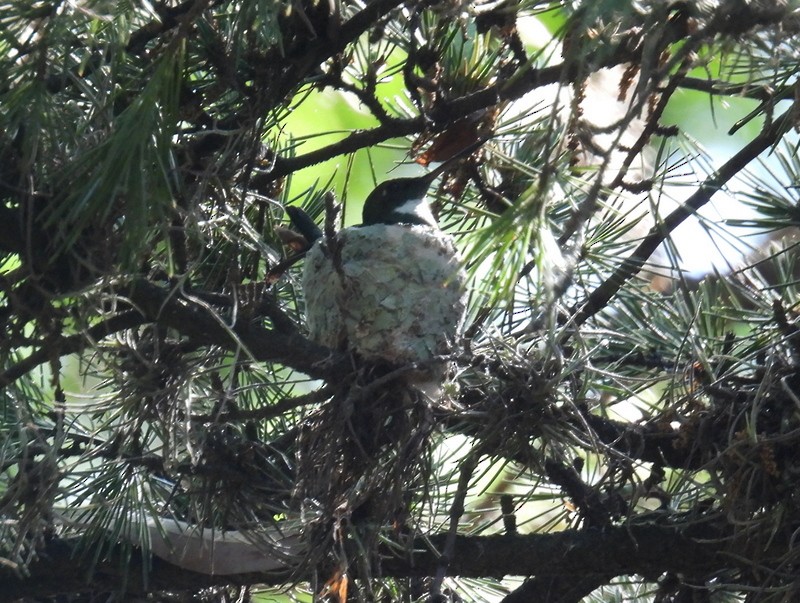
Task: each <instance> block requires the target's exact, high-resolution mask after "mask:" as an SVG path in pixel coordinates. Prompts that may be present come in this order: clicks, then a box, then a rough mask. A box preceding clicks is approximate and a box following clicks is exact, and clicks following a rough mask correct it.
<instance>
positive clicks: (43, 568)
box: [0, 515, 786, 602]
mask: <svg viewBox="0 0 800 603" xmlns="http://www.w3.org/2000/svg"><path fill="white" fill-rule="evenodd" d="M448 538H449V536H448V535H447V534H437V535H434V536H431V537H428V538H418V539H417V540H415V541H414V542H413V543H412V546H411V549H410V550H414V551H415V552H414V553H413V555H410V556H408V557H405V558H400V557H397V556H396V552H395V553H392V552H391V551H384V553H386V557H385V559H384V562H383V564H382V573H383V575H384V576H386V577H394V578H408V577H425V576H432V575H435V573H436V571H437V568H438V567H439V564H440V559H439V555H438V553H436V552H435V551H437V550H442V548H443V547H444V545H445V542H446V540H447V539H448ZM77 545H78V542H77V539H52V540H50V541H49V542H48V543H47V544H46V546H45V547H44V549H43V550H42V552H41V554H40V558H39V560H38V561H36V562H34V563H32V564H31V566H30V567H29V574H28V575H27V576H24V577H23V576H20V575H17V574H15V573H14V572H13V571H10V570H9V569H6V568H3V569H1V570H0V592H2V593H4V595H5V596H6V597H7V599H6V600H12V601H13V600H16V599H18V598H23V597H45V596H54V595H58V594H73V593H80V592H90V591H91V592H93V593H99V592H109V593H111V592H119V589H120V584H123V583H124V584H125V585H126V588H127V590H126V594H127V595H128V596H134V595H143V594H146V593H152V592H157V591H161V590H169V591H172V592H175V591H189V592H197V591H198V590H200V589H202V588H207V587H211V586H223V585H257V584H261V585H280V584H286V582H287V580H288V574H287V572H271V573H249V574H233V575H225V576H214V575H206V574H200V573H197V572H192V571H187V570H184V569H181V568H179V567H177V566H174V565H171V564H170V563H167V562H165V561H163V560H159V559H153V563H152V567H151V569H150V570H149V572H143V571H142V569H143V568H142V558H141V555H139V554H137V553H136V552H135V551H134V553H133V554H132V555H130V557H127V556H126V555H125V550H126V549H125V545H122V544H118V545H116V546H114V547H113V548H112V549H111V554H110V555H109V556H108V557H106V558H104V559H101V560H99V561H98V562H97V564H96V566H95V567H94V568H92V565H91V562H90V561H89V560H87V559H86V558H83V557H80V556H77V555H76V554H75V553H76V550H77V549H76V547H77ZM785 547H786V543H783V542H774V543H773V544H771V545H770V546H768V547H764V549H763V550H762V548H761V543H759V542H758V539H757V538H749V539H748V538H747V537H744V536H743V537H741V538H737V537H735V536H734V534H733V533H732V532H731V531H730V529H729V528H725V527H720V526H719V525H717V524H716V523H713V522H711V521H706V522H693V523H683V524H667V523H660V520H659V519H658V516H655V515H654V516H653V521H652V522H651V523H644V522H642V523H637V524H634V525H626V526H616V527H606V528H603V529H585V530H564V531H563V532H558V533H554V534H530V535H523V536H520V535H502V536H483V537H481V536H457V537H456V541H455V547H454V552H453V555H452V557H451V559H450V564H449V574H450V575H453V576H461V577H474V578H480V577H495V576H536V579H537V580H541V581H544V580H545V579H546V578H548V577H549V578H554V577H559V576H569V575H573V576H584V577H586V578H587V579H590V580H591V579H593V578H594V577H602V578H603V579H604V580H607V579H610V578H611V577H616V576H624V575H631V574H640V575H644V576H651V577H655V576H659V575H661V574H662V573H664V572H676V573H692V574H697V573H710V572H714V571H720V570H725V569H731V568H738V569H747V568H749V567H750V566H751V562H749V561H748V560H747V559H748V556H749V555H754V554H756V551H758V559H759V564H760V567H762V568H768V567H770V565H771V564H772V563H774V562H776V561H777V560H779V559H780V558H781V557H782V556H784V555H785V552H786V548H785ZM287 569H288V568H287ZM143 575H148V582H147V583H145V582H144V580H143V578H142V576H143ZM309 578H310V576H306V575H293V578H292V579H293V580H298V581H301V580H307V579H309ZM535 584H536V582H531V583H530V584H529V585H528V586H527V587H525V586H523V587H522V590H521V591H518V594H512V595H510V596H509V597H508V598H507V599H506V601H509V602H515V601H523V600H531V599H523V598H521V597H522V594H524V593H526V592H529V591H528V589H531V590H532V589H534V585H535ZM536 592H542V591H541V587H537V589H536ZM559 600H561V599H559Z"/></svg>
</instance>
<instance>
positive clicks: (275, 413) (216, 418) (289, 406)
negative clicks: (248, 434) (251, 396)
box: [191, 386, 336, 423]
mask: <svg viewBox="0 0 800 603" xmlns="http://www.w3.org/2000/svg"><path fill="white" fill-rule="evenodd" d="M335 391H336V389H335V388H333V387H330V386H326V387H322V388H320V389H318V390H315V391H313V392H309V393H307V394H304V395H302V396H296V397H294V398H283V399H282V400H280V401H278V402H276V403H275V404H271V405H270V406H264V407H262V408H255V409H253V410H238V409H231V410H230V411H228V412H224V413H221V414H214V415H192V417H191V420H192V421H194V422H196V423H209V422H216V423H224V422H227V421H263V420H267V419H274V418H275V417H279V416H281V415H282V414H284V413H286V412H288V411H290V410H294V409H295V408H300V407H301V406H308V405H310V404H317V403H319V402H322V401H324V400H327V399H328V398H330V397H331V395H333V393H334V392H335Z"/></svg>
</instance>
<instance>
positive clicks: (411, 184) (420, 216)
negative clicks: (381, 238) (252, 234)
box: [286, 140, 486, 248]
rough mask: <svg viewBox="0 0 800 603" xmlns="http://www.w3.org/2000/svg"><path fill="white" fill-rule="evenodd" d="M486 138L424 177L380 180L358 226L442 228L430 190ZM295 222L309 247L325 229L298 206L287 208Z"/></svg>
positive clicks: (367, 201)
mask: <svg viewBox="0 0 800 603" xmlns="http://www.w3.org/2000/svg"><path fill="white" fill-rule="evenodd" d="M484 142H486V141H485V140H479V141H478V142H475V143H473V144H471V145H469V146H468V147H466V148H464V149H463V150H461V151H460V152H458V153H456V154H455V155H453V156H452V157H450V158H449V159H447V160H446V161H444V162H442V164H441V165H439V166H438V167H436V168H435V169H433V170H431V171H430V172H428V173H427V174H423V175H422V176H416V177H410V178H395V179H393V180H387V181H385V182H381V183H380V184H379V185H378V186H376V187H375V188H374V189H373V191H372V192H371V193H370V194H369V196H368V197H367V200H366V201H365V202H364V208H363V210H362V213H361V224H360V225H359V226H371V225H374V224H405V225H419V226H430V227H431V228H436V229H438V228H439V225H438V223H437V222H436V218H435V217H434V215H433V211H431V206H430V204H429V203H428V200H427V193H428V189H429V188H430V186H431V183H433V181H434V180H436V178H438V177H439V176H440V175H441V174H442V173H443V172H444V171H445V170H447V169H448V168H449V167H451V166H452V165H453V163H454V162H455V161H457V160H459V159H461V158H462V157H465V156H468V155H470V154H471V153H472V152H474V151H475V150H476V149H477V148H478V147H480V146H481V145H482V144H483V143H484ZM286 211H287V213H288V214H289V218H290V220H291V222H292V225H293V226H294V227H295V228H296V229H297V230H298V231H299V232H300V234H302V235H303V236H304V237H305V239H306V240H307V241H308V246H309V248H310V247H311V246H312V245H313V244H314V242H315V241H316V240H317V239H319V238H320V237H321V236H322V231H321V230H320V229H319V227H318V226H317V225H316V224H315V223H314V221H313V220H312V219H311V218H310V217H309V215H308V214H306V213H305V212H304V211H303V210H302V209H300V208H299V207H294V206H289V207H287V208H286Z"/></svg>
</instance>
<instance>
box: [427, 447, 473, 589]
mask: <svg viewBox="0 0 800 603" xmlns="http://www.w3.org/2000/svg"><path fill="white" fill-rule="evenodd" d="M481 456H483V445H478V446H476V447H475V448H473V449H472V450H471V451H470V452H469V454H468V455H467V456H466V458H465V459H464V460H463V461H462V463H461V471H460V472H459V475H458V486H457V487H456V492H455V496H454V497H453V504H452V505H451V507H450V526H449V527H448V530H447V536H446V537H445V543H444V548H443V550H442V554H441V556H440V558H439V566H438V568H437V569H436V577H435V578H434V580H433V582H432V584H431V594H430V600H431V601H438V600H440V598H441V595H442V583H443V582H444V579H445V576H447V569H448V567H450V561H451V559H453V555H454V553H455V548H456V536H458V523H459V521H461V516H462V515H464V510H465V509H464V501H465V500H466V498H467V490H468V489H469V482H470V480H471V479H472V474H473V473H475V469H477V468H478V462H479V461H480V459H481Z"/></svg>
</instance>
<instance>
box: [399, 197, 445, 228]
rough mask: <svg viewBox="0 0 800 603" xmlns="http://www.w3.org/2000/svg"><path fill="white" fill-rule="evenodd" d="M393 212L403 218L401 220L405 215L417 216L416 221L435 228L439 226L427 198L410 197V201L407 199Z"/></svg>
mask: <svg viewBox="0 0 800 603" xmlns="http://www.w3.org/2000/svg"><path fill="white" fill-rule="evenodd" d="M392 213H393V214H395V215H396V216H398V217H399V218H401V221H402V217H403V216H413V217H414V218H416V219H415V220H414V222H415V223H424V224H428V225H429V226H432V227H433V228H438V227H439V226H438V224H437V223H436V218H434V217H433V212H432V211H431V206H430V205H429V204H428V202H427V201H426V200H425V198H422V199H409V200H408V201H405V202H404V203H402V204H401V205H398V206H397V207H395V208H394V210H393V211H392Z"/></svg>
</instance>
